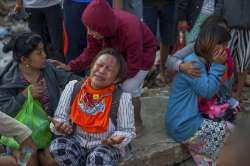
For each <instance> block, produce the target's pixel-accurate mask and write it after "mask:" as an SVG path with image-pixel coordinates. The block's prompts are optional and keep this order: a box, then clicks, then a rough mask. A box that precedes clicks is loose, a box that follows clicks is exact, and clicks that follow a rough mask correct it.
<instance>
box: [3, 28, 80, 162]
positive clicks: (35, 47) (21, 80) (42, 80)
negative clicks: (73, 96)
mask: <svg viewBox="0 0 250 166" xmlns="http://www.w3.org/2000/svg"><path fill="white" fill-rule="evenodd" d="M3 51H4V52H9V51H13V59H14V60H13V62H12V64H10V65H9V66H8V67H6V69H5V70H4V72H3V73H2V74H1V75H0V110H1V111H3V112H5V113H6V114H8V115H10V116H11V117H15V116H16V115H17V113H18V112H19V110H20V109H21V107H22V106H23V104H24V103H25V101H26V98H27V95H28V94H27V92H28V86H29V85H32V96H33V98H34V99H37V100H38V101H39V102H40V103H41V105H42V107H43V109H44V110H45V112H46V113H47V114H48V115H50V116H53V114H54V111H55V110H56V107H57V104H58V101H59V98H60V95H61V90H62V89H64V87H65V85H66V84H67V83H68V82H69V81H70V80H74V79H78V77H76V76H74V75H73V74H72V73H68V72H65V71H64V70H62V69H57V68H56V67H55V66H54V65H52V64H50V63H47V62H46V54H45V52H44V45H43V43H42V38H41V37H40V36H39V35H36V34H34V33H29V32H26V33H21V34H19V35H17V36H16V37H13V38H12V39H11V40H10V41H9V42H8V43H7V44H6V45H5V46H4V47H3ZM44 152H46V154H47V155H48V150H46V149H45V151H44ZM41 153H43V152H42V151H40V152H39V154H41ZM43 161H44V160H43ZM45 161H48V160H45ZM45 165H49V164H48V163H47V164H45Z"/></svg>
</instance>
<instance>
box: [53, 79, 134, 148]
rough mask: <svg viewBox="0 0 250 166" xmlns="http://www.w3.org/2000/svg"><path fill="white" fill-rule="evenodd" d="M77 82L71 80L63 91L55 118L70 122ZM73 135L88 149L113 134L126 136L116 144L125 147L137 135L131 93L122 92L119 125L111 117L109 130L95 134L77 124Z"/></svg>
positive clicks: (118, 113)
mask: <svg viewBox="0 0 250 166" xmlns="http://www.w3.org/2000/svg"><path fill="white" fill-rule="evenodd" d="M76 82H77V81H76V80H73V81H70V82H69V83H68V84H67V85H66V87H65V89H64V91H63V92H62V95H61V98H60V100H59V104H58V106H57V109H56V112H55V115H54V118H55V119H57V120H59V121H63V122H66V123H69V113H70V108H71V105H70V104H71V97H72V93H73V89H74V85H75V83H76ZM50 126H51V131H52V132H53V133H55V134H57V135H58V134H60V133H58V132H56V130H55V128H54V126H53V124H52V123H51V125H50ZM73 135H74V136H75V137H76V138H77V139H78V141H79V142H80V143H81V146H82V147H84V148H88V149H90V148H93V147H95V146H96V145H99V144H101V141H102V140H105V139H107V138H109V137H111V136H118V135H119V136H124V137H125V139H124V140H123V141H122V143H121V144H119V145H116V147H117V148H119V149H121V150H122V149H124V147H125V146H126V145H127V144H129V143H130V142H131V140H132V139H133V138H134V137H135V125H134V107H133V105H132V97H131V95H130V94H129V93H122V95H121V98H120V104H119V108H118V112H117V126H115V125H114V124H113V123H112V120H111V118H109V125H108V130H107V132H104V133H101V134H99V133H98V134H93V133H88V132H85V131H83V130H82V129H81V128H80V127H79V126H77V127H76V130H75V132H74V134H73Z"/></svg>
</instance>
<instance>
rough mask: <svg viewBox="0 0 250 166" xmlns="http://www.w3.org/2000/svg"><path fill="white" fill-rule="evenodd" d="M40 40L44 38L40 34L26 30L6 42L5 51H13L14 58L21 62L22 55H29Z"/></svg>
mask: <svg viewBox="0 0 250 166" xmlns="http://www.w3.org/2000/svg"><path fill="white" fill-rule="evenodd" d="M40 42H42V38H41V37H40V36H39V35H37V34H35V33H32V32H24V33H22V34H19V35H17V36H14V37H12V38H11V39H10V41H9V42H8V43H6V44H4V47H3V52H4V53H7V52H9V51H13V58H14V60H15V61H16V62H18V63H20V62H21V59H22V57H29V55H30V54H31V53H32V52H33V51H34V50H35V49H36V48H37V46H38V44H39V43H40Z"/></svg>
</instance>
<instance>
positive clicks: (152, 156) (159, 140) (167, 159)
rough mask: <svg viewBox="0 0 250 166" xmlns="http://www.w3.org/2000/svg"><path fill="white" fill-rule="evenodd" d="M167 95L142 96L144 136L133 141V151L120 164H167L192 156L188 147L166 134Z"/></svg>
mask: <svg viewBox="0 0 250 166" xmlns="http://www.w3.org/2000/svg"><path fill="white" fill-rule="evenodd" d="M167 99H168V97H167V96H156V97H142V98H141V101H142V118H143V121H144V126H145V130H144V133H143V136H142V137H140V138H138V139H135V140H134V141H133V142H132V153H131V154H129V155H128V156H127V157H126V158H125V159H124V161H123V162H122V163H120V166H166V165H174V164H176V163H181V162H182V161H184V160H187V159H188V158H190V155H189V153H188V152H187V151H186V149H185V148H184V147H183V146H182V145H180V144H178V143H176V142H175V141H173V140H172V139H171V138H169V137H168V136H167V135H166V130H165V125H164V114H165V110H166V106H167Z"/></svg>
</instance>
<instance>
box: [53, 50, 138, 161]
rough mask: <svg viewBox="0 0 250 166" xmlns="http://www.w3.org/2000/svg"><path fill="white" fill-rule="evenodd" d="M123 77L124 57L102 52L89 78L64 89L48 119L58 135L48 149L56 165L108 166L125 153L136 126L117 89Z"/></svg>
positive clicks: (125, 95)
mask: <svg viewBox="0 0 250 166" xmlns="http://www.w3.org/2000/svg"><path fill="white" fill-rule="evenodd" d="M124 73H125V63H124V59H123V57H122V56H121V55H120V54H119V53H118V52H116V51H115V50H113V49H104V50H103V51H101V52H100V53H99V54H98V55H97V56H96V59H94V61H93V62H92V65H91V71H90V76H89V77H87V78H86V79H85V80H84V81H83V82H77V81H71V82H69V83H68V85H67V86H66V88H65V89H64V91H63V93H62V96H61V98H60V101H59V105H58V107H57V110H56V112H55V115H54V118H53V119H51V122H52V123H51V130H52V131H53V132H54V133H55V134H57V135H60V136H58V137H57V138H56V139H54V140H53V141H52V143H51V145H50V148H49V149H50V152H51V154H52V156H53V157H54V160H55V161H56V163H57V164H58V165H60V166H62V165H72V166H79V165H87V166H89V165H91V166H93V165H105V166H107V165H110V166H111V165H112V166H113V165H117V164H118V161H119V160H120V159H121V158H122V157H123V156H124V155H125V154H126V152H128V149H129V148H128V144H129V143H130V142H131V140H132V139H133V138H134V137H135V126H134V112H133V105H132V98H131V95H130V94H129V93H123V92H122V91H121V90H120V89H119V87H117V84H118V83H119V82H120V81H122V78H123V75H124Z"/></svg>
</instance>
